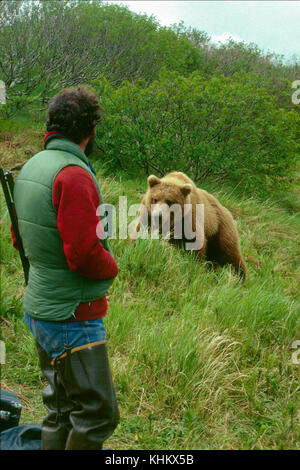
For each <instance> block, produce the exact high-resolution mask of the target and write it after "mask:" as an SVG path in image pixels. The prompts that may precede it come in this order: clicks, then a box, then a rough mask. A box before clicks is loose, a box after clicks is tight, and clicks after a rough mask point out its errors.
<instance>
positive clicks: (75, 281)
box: [14, 139, 113, 321]
mask: <svg viewBox="0 0 300 470" xmlns="http://www.w3.org/2000/svg"><path fill="white" fill-rule="evenodd" d="M68 165H77V166H80V167H82V168H84V169H85V170H86V171H87V172H88V173H89V174H90V175H91V177H92V178H93V180H94V182H95V184H96V186H97V189H98V191H99V196H100V203H101V204H102V203H103V199H102V195H101V191H100V187H99V185H98V182H97V180H96V178H95V176H94V175H93V173H92V171H91V170H90V168H89V166H88V160H87V157H86V155H85V154H84V152H83V151H82V150H81V148H80V147H79V146H78V145H77V144H74V143H73V142H71V141H70V140H68V139H53V140H51V141H50V142H49V143H48V144H47V149H46V150H43V151H42V152H39V153H37V154H36V155H35V156H34V157H32V158H31V159H30V160H28V162H27V163H26V164H25V165H24V166H23V168H22V170H21V172H20V173H19V176H18V178H17V179H16V182H15V188H14V199H15V205H16V212H17V216H18V223H19V229H20V234H21V237H22V241H23V244H24V250H25V254H26V256H27V257H28V259H29V263H30V270H29V280H28V285H27V288H26V293H25V296H24V301H23V307H24V310H25V311H26V312H28V313H29V314H30V315H31V316H32V317H33V318H36V319H39V320H45V321H61V320H66V319H68V318H70V317H71V316H72V314H73V313H74V312H75V310H76V308H77V306H78V305H79V304H80V303H81V302H92V301H94V300H97V299H100V298H101V297H102V296H103V295H105V294H106V293H107V291H108V289H109V287H110V286H111V284H112V283H113V279H108V280H104V281H101V280H95V279H88V278H85V277H83V276H81V275H80V274H78V273H76V272H74V271H71V270H70V269H69V266H68V263H67V260H66V257H65V254H64V251H63V242H62V239H61V237H60V233H59V230H58V228H57V213H56V210H55V208H54V206H53V203H52V186H53V182H54V180H55V178H56V176H57V174H58V173H59V172H60V171H61V170H62V169H63V168H65V167H66V166H68ZM101 243H102V244H103V246H104V248H105V249H106V250H108V251H110V253H111V250H110V247H109V244H108V241H107V240H101Z"/></svg>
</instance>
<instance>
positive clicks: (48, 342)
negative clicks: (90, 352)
mask: <svg viewBox="0 0 300 470" xmlns="http://www.w3.org/2000/svg"><path fill="white" fill-rule="evenodd" d="M24 319H25V323H26V325H27V326H28V328H29V329H30V330H31V332H32V334H33V336H34V337H35V339H36V341H37V342H38V343H39V345H40V346H41V347H42V348H43V349H44V350H45V351H46V353H47V354H48V356H50V357H52V358H54V357H57V356H60V355H61V354H63V353H64V352H65V348H66V346H67V347H71V348H75V347H78V346H84V345H86V344H89V343H95V342H96V341H105V339H106V335H105V327H104V323H103V320H102V318H96V319H95V320H87V321H74V322H66V323H64V322H51V321H42V320H35V319H34V318H32V317H31V316H30V315H29V314H28V313H27V312H25V314H24Z"/></svg>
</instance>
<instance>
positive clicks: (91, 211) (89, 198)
mask: <svg viewBox="0 0 300 470" xmlns="http://www.w3.org/2000/svg"><path fill="white" fill-rule="evenodd" d="M52 197H53V205H54V207H55V209H56V210H57V227H58V230H59V232H60V235H61V238H62V240H63V248H64V253H65V255H66V258H67V262H68V265H69V267H70V269H71V270H72V271H76V272H78V273H79V274H81V275H82V276H85V277H88V278H91V279H110V278H113V277H116V276H117V274H118V267H117V264H116V262H115V260H114V258H113V256H112V255H111V254H110V253H109V252H108V251H107V250H105V248H104V247H103V245H102V243H101V242H100V241H99V239H98V237H97V234H96V227H97V225H98V224H99V223H100V224H101V222H100V218H99V216H97V214H96V210H97V208H98V206H99V204H100V198H99V194H98V191H97V188H96V185H95V183H94V181H93V179H92V178H91V176H90V175H89V174H88V172H87V171H85V170H84V169H83V168H81V167H78V166H67V167H65V168H64V169H63V170H61V171H60V172H59V173H58V175H57V176H56V178H55V181H54V184H53V192H52ZM98 231H99V225H98Z"/></svg>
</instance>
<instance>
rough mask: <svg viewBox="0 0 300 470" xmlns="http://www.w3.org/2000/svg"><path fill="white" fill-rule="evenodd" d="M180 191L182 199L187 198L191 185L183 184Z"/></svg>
mask: <svg viewBox="0 0 300 470" xmlns="http://www.w3.org/2000/svg"><path fill="white" fill-rule="evenodd" d="M180 190H181V192H182V194H183V196H184V197H186V196H188V195H189V194H190V192H191V191H192V185H191V184H189V183H187V184H185V185H184V186H181V187H180Z"/></svg>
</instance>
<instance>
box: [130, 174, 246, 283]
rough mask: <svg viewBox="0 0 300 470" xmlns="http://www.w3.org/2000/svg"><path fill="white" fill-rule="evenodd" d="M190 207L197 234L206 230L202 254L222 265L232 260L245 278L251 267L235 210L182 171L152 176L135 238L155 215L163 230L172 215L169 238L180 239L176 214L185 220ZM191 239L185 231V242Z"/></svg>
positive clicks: (150, 224) (173, 240) (148, 225)
mask: <svg viewBox="0 0 300 470" xmlns="http://www.w3.org/2000/svg"><path fill="white" fill-rule="evenodd" d="M172 207H177V208H179V209H181V210H179V212H178V211H177V215H176V211H174V212H172V211H169V212H168V208H172ZM197 207H198V208H199V207H202V208H203V218H202V221H201V218H200V219H199V218H198V219H197V217H198V214H199V212H197ZM188 211H190V213H189V217H190V219H189V220H190V221H191V225H192V227H191V228H192V233H193V234H194V235H195V234H196V235H195V236H197V234H199V239H200V238H201V233H202V239H201V246H199V248H198V249H197V254H198V256H199V258H200V259H207V260H208V261H212V262H213V263H214V264H217V265H220V266H224V265H225V264H231V265H233V266H234V268H235V270H236V271H237V272H238V273H239V274H240V275H241V276H242V277H243V279H244V280H245V279H246V271H247V269H246V265H245V261H244V259H243V256H242V253H241V249H240V243H239V236H238V232H237V229H236V226H235V223H234V220H233V217H232V215H231V213H230V212H229V211H228V210H227V209H226V208H225V207H224V206H222V205H221V204H220V203H219V201H218V200H217V199H216V198H215V197H214V196H212V195H211V194H209V193H208V192H207V191H205V190H204V189H200V188H197V187H196V185H195V184H194V182H193V181H192V180H191V179H190V178H189V177H188V176H186V175H185V174H184V173H182V172H177V171H176V172H172V173H169V174H167V175H166V176H164V177H163V178H158V177H157V176H154V175H151V176H149V177H148V190H147V192H146V194H145V195H144V197H143V199H142V202H141V206H140V210H139V215H138V218H137V220H136V223H135V224H134V231H133V232H132V234H131V238H132V240H135V239H136V238H137V237H138V236H139V232H140V229H141V227H142V226H144V227H148V228H149V227H150V226H152V223H153V219H154V216H155V217H156V221H158V223H159V222H160V225H158V226H159V227H160V231H161V229H162V225H161V222H162V219H164V217H165V216H166V215H169V222H168V223H169V227H170V231H169V233H168V235H169V237H167V238H169V241H171V242H175V243H176V240H175V238H174V230H173V231H172V229H173V227H174V223H175V221H176V220H177V219H176V217H181V219H182V220H183V219H184V218H186V217H187V214H188ZM199 220H200V223H199ZM201 225H202V227H201ZM194 239H195V238H194ZM188 240H189V241H191V237H190V236H189V237H188V239H187V238H186V237H185V234H183V236H182V240H181V243H182V242H183V243H184V244H185V246H186V242H187V241H188ZM192 249H193V248H192Z"/></svg>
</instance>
